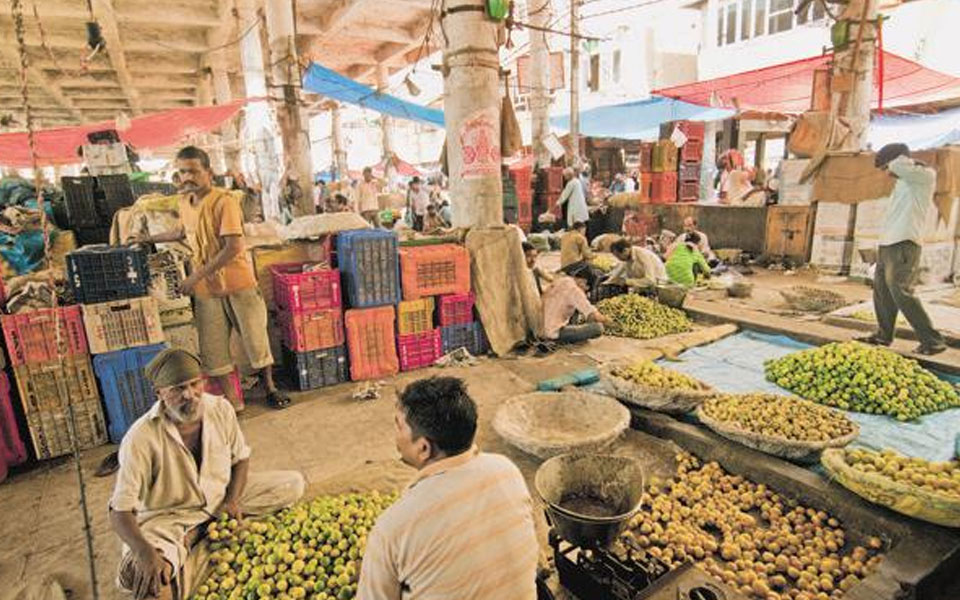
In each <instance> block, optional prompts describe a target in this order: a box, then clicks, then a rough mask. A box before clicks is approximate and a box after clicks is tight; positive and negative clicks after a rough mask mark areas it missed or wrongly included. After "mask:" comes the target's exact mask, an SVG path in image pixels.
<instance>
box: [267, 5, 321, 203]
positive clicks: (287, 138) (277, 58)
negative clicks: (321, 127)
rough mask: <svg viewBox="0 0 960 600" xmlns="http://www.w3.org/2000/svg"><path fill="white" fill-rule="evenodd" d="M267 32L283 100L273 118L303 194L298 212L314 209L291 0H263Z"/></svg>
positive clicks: (275, 75)
mask: <svg viewBox="0 0 960 600" xmlns="http://www.w3.org/2000/svg"><path fill="white" fill-rule="evenodd" d="M265 8H266V17H267V18H266V22H267V34H268V36H269V40H270V44H269V50H270V51H269V56H270V64H271V65H272V66H273V68H272V75H273V81H274V82H275V83H276V84H277V85H278V86H280V89H281V90H282V92H283V101H282V102H280V104H279V105H278V106H277V119H278V121H279V122H280V134H281V137H282V138H283V151H284V155H285V156H286V162H287V163H288V164H289V165H290V168H291V169H292V170H293V171H294V172H295V173H296V174H297V175H298V178H299V181H300V186H301V189H302V190H303V195H302V196H301V199H300V207H299V208H300V214H303V215H310V214H313V213H314V207H313V197H312V194H311V190H312V187H313V164H312V161H311V157H310V134H309V132H308V131H307V120H306V119H304V118H303V115H302V114H301V111H300V100H301V97H302V94H301V90H300V85H301V84H300V81H301V76H300V63H299V61H298V59H297V44H296V37H295V29H294V23H293V2H291V1H290V0H266V2H265Z"/></svg>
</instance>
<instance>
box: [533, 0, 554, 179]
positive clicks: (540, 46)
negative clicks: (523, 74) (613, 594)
mask: <svg viewBox="0 0 960 600" xmlns="http://www.w3.org/2000/svg"><path fill="white" fill-rule="evenodd" d="M527 13H528V14H529V15H530V17H529V18H530V24H531V25H533V26H535V27H548V26H549V25H550V19H551V17H553V12H552V11H551V6H550V0H533V2H531V3H530V4H529V5H528V10H527ZM529 31H530V84H529V85H530V87H531V89H530V117H531V121H530V144H531V146H532V147H533V158H534V160H535V161H536V164H537V166H538V167H548V166H550V152H549V151H548V150H547V147H546V146H545V145H544V144H543V140H544V138H546V137H547V136H548V135H550V82H551V75H552V73H551V68H550V49H549V48H548V47H547V33H546V32H545V31H537V30H535V29H530V30H529Z"/></svg>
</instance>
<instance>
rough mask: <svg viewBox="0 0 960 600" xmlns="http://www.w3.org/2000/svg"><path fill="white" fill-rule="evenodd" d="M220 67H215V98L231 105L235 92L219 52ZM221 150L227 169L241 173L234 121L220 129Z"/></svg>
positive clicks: (238, 145) (218, 102)
mask: <svg viewBox="0 0 960 600" xmlns="http://www.w3.org/2000/svg"><path fill="white" fill-rule="evenodd" d="M216 54H217V55H218V56H221V58H220V59H219V62H220V65H218V66H214V67H213V97H214V99H215V100H216V102H217V104H219V105H221V106H222V105H224V104H230V103H231V102H232V101H233V92H232V91H231V90H230V76H229V75H227V71H226V69H225V68H223V66H222V63H223V59H222V55H221V54H220V53H219V52H217V53H216ZM220 140H221V149H222V151H223V159H224V163H225V164H226V168H227V169H228V170H231V171H240V170H241V168H240V143H239V141H238V140H237V125H236V122H234V120H230V121H229V122H227V123H224V124H223V125H222V126H221V127H220Z"/></svg>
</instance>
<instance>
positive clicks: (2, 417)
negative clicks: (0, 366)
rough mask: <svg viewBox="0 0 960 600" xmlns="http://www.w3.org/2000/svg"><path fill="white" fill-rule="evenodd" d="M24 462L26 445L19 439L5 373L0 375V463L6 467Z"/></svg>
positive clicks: (8, 381) (18, 430)
mask: <svg viewBox="0 0 960 600" xmlns="http://www.w3.org/2000/svg"><path fill="white" fill-rule="evenodd" d="M26 460H27V445H26V444H25V443H24V442H23V438H22V437H20V429H19V428H18V427H17V415H16V413H14V412H13V400H12V398H11V397H10V379H9V378H8V377H7V374H6V373H0V461H2V462H4V463H6V464H8V465H19V464H20V463H22V462H26Z"/></svg>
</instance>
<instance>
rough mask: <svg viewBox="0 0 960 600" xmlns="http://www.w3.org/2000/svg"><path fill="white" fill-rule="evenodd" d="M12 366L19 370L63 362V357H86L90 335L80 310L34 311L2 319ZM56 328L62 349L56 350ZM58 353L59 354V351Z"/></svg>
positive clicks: (5, 316) (0, 320)
mask: <svg viewBox="0 0 960 600" xmlns="http://www.w3.org/2000/svg"><path fill="white" fill-rule="evenodd" d="M0 323H3V338H4V341H5V342H6V345H7V353H8V354H9V355H10V364H11V365H12V366H14V367H19V366H20V365H25V364H37V363H43V362H50V361H57V360H60V356H62V355H68V356H69V355H76V354H86V353H87V334H86V332H85V331H84V328H83V317H82V316H81V313H80V307H79V306H65V307H63V308H58V309H57V312H56V313H55V312H54V309H52V308H43V309H40V310H31V311H28V312H22V313H18V314H15V315H3V316H2V317H0ZM57 324H59V327H60V346H59V349H58V347H57V328H56V326H57ZM58 350H59V351H58Z"/></svg>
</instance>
